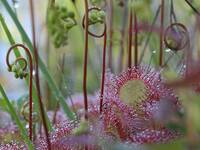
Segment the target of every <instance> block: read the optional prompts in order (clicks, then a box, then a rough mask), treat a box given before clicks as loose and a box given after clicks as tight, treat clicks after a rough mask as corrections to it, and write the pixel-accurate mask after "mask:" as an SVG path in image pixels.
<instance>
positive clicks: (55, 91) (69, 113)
mask: <svg viewBox="0 0 200 150" xmlns="http://www.w3.org/2000/svg"><path fill="white" fill-rule="evenodd" d="M1 2H2V3H3V5H4V7H5V8H6V10H7V11H8V13H9V14H10V16H11V18H12V20H13V21H14V23H15V25H16V27H17V28H18V30H19V32H20V34H21V36H22V38H23V41H24V42H25V43H26V44H27V46H28V47H29V49H30V50H31V52H32V53H33V45H32V43H31V40H30V39H29V37H28V35H27V34H26V32H25V30H24V29H23V27H22V25H21V24H20V22H19V20H18V18H17V17H16V15H15V13H14V11H13V10H12V8H11V7H10V5H9V4H8V2H7V0H1ZM38 62H39V67H40V69H41V71H42V73H43V75H44V78H45V79H46V80H47V83H48V85H49V87H50V89H51V91H53V92H52V95H53V96H54V98H55V99H56V100H59V102H60V104H61V106H62V107H63V110H64V112H65V113H66V115H67V116H68V117H69V118H70V119H74V114H73V112H72V111H71V110H70V108H69V106H68V105H67V103H66V102H65V98H64V96H63V95H62V93H61V91H60V90H59V88H58V87H57V85H56V84H55V82H54V81H53V79H52V77H51V76H50V74H49V72H48V70H47V68H46V66H45V64H44V63H43V62H42V60H41V58H40V57H39V58H38Z"/></svg>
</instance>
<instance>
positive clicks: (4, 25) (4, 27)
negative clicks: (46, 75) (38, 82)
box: [0, 14, 52, 131]
mask: <svg viewBox="0 0 200 150" xmlns="http://www.w3.org/2000/svg"><path fill="white" fill-rule="evenodd" d="M0 23H1V25H2V27H3V29H4V31H5V33H6V36H7V38H8V40H9V42H10V44H11V45H13V44H16V42H15V40H14V38H13V37H12V35H11V33H10V31H9V29H8V27H7V25H6V23H5V21H4V18H3V16H2V15H1V14H0ZM14 54H15V56H16V58H18V57H21V54H20V52H19V50H18V48H15V49H14ZM20 65H21V66H23V63H20ZM26 83H27V85H28V84H29V80H28V78H26ZM33 101H34V104H35V110H36V111H37V112H38V114H40V110H39V103H38V97H37V94H36V88H35V86H33ZM45 118H46V121H47V126H48V130H49V131H52V125H51V122H50V120H49V118H48V116H47V114H46V112H45Z"/></svg>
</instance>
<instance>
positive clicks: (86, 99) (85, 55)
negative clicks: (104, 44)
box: [83, 0, 89, 119]
mask: <svg viewBox="0 0 200 150" xmlns="http://www.w3.org/2000/svg"><path fill="white" fill-rule="evenodd" d="M88 14H89V13H88V1H87V0H85V48H84V66H83V96H84V107H85V118H86V119H87V112H88V98H87V60H88V21H89V19H88Z"/></svg>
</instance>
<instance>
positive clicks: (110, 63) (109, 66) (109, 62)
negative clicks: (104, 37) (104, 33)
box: [108, 0, 113, 71]
mask: <svg viewBox="0 0 200 150" xmlns="http://www.w3.org/2000/svg"><path fill="white" fill-rule="evenodd" d="M109 4H110V17H109V20H110V21H109V31H110V36H109V42H110V43H109V51H108V58H109V59H108V68H110V70H111V71H112V69H113V68H112V57H113V56H112V55H113V54H112V53H113V52H112V47H113V0H110V3H109Z"/></svg>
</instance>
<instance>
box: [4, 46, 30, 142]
mask: <svg viewBox="0 0 200 150" xmlns="http://www.w3.org/2000/svg"><path fill="white" fill-rule="evenodd" d="M17 47H21V48H23V49H24V50H25V52H26V53H27V55H28V58H29V67H30V68H29V70H30V75H29V138H30V140H32V135H33V120H32V112H33V99H32V88H33V83H32V81H33V76H32V72H33V59H32V56H31V53H30V51H29V49H28V48H27V47H25V46H24V45H23V44H15V45H13V46H12V47H10V48H9V50H8V53H7V56H6V63H7V66H8V68H10V69H11V65H10V62H9V56H10V53H11V51H12V50H14V49H15V48H17ZM18 60H19V59H18ZM23 60H24V61H26V60H25V59H23ZM25 69H26V67H25V68H23V70H25Z"/></svg>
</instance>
